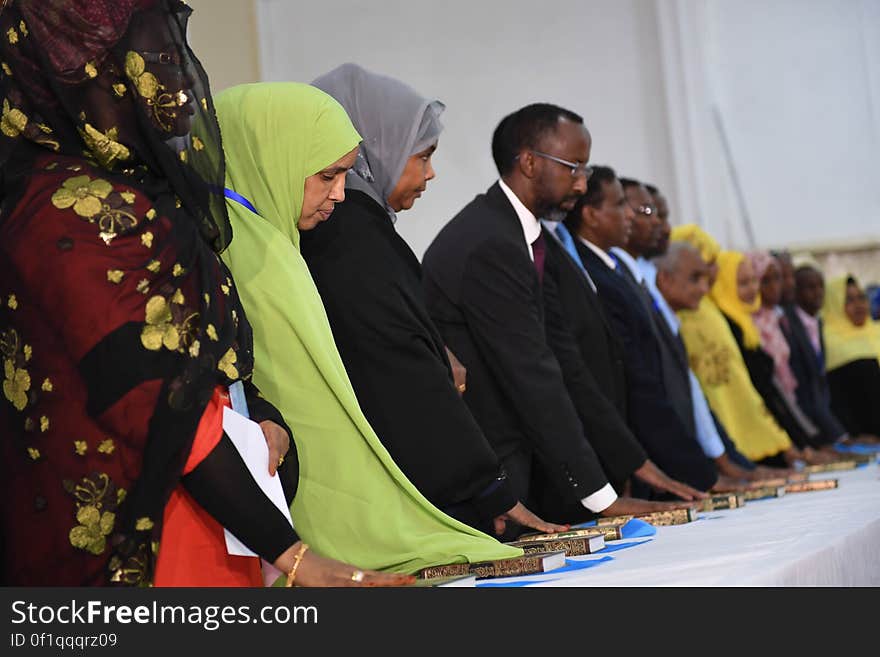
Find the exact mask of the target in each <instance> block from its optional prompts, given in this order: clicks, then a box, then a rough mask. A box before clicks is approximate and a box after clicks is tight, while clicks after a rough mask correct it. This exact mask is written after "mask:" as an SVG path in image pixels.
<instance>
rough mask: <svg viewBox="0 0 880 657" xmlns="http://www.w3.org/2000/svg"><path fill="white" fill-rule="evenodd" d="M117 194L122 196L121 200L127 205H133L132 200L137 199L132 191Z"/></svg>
mask: <svg viewBox="0 0 880 657" xmlns="http://www.w3.org/2000/svg"><path fill="white" fill-rule="evenodd" d="M119 195H120V196H121V197H122V200H123V201H125V202H126V203H128V204H129V205H134V202H135V200H136V199H137V197H136V196H135V195H134V193H133V192H119Z"/></svg>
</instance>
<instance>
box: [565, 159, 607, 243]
mask: <svg viewBox="0 0 880 657" xmlns="http://www.w3.org/2000/svg"><path fill="white" fill-rule="evenodd" d="M616 179H617V174H616V173H615V172H614V169H612V168H611V167H606V166H602V165H601V164H597V165H595V166H594V167H593V175H591V176H590V178H589V179H588V180H587V191H586V192H584V195H583V196H581V197H580V198H578V200H577V202H576V203H575V204H574V207H573V208H572V209H571V211H570V212H569V213H568V215H567V216H566V217H565V219H564V223H565V226H566V227H567V228H568V229H569V230H570V231H572V232H576V231H577V230H578V228H580V225H581V210H583V209H584V206H585V205H592V206H593V207H594V208H597V207H599V206H600V205H602V201H604V200H605V188H604V185H606V184H609V183H613V182H614V181H615V180H616Z"/></svg>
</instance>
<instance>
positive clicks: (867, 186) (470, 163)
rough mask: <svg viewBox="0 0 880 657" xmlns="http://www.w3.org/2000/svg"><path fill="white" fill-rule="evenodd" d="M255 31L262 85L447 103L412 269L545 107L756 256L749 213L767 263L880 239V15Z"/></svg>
mask: <svg viewBox="0 0 880 657" xmlns="http://www.w3.org/2000/svg"><path fill="white" fill-rule="evenodd" d="M257 19H258V32H259V34H260V37H261V38H260V62H261V66H262V78H263V79H266V80H299V81H306V82H307V81H310V80H312V79H313V78H314V77H316V76H317V75H319V74H321V73H324V72H326V71H328V70H330V69H331V68H333V67H335V66H337V65H338V64H340V63H342V62H345V61H355V62H358V63H360V64H362V65H363V66H366V67H367V68H371V69H373V70H376V71H378V72H382V73H386V74H389V75H394V76H397V77H399V78H401V79H403V80H405V81H406V82H408V83H410V84H411V85H412V86H414V87H415V88H416V89H418V90H419V91H421V92H422V93H424V94H425V95H435V96H436V97H438V98H440V99H441V100H443V101H444V102H445V103H446V104H447V111H446V113H445V115H444V123H445V124H446V131H445V132H444V135H443V136H442V137H441V142H440V149H439V151H438V152H437V155H436V156H435V167H436V169H437V172H438V178H437V179H436V180H435V181H434V182H433V183H432V184H431V185H430V186H429V188H428V192H427V193H426V195H425V197H424V198H423V199H421V200H420V201H419V203H418V204H417V205H416V207H415V208H414V209H413V210H411V211H409V212H407V213H404V214H402V215H401V218H400V221H399V223H398V228H399V230H400V232H401V233H402V234H403V236H404V237H405V238H406V239H407V240H408V241H409V243H410V245H411V246H412V247H413V249H414V250H415V251H416V253H417V254H419V255H420V254H421V253H422V252H423V251H424V249H425V248H426V247H427V245H428V244H429V243H430V241H431V239H432V238H433V236H434V235H435V234H436V232H437V231H438V230H439V228H440V227H441V226H442V225H443V224H444V223H445V222H446V221H447V220H448V219H450V218H451V217H452V216H453V215H454V214H455V213H456V212H457V211H458V210H459V209H460V208H461V207H462V206H463V205H464V204H465V203H467V202H468V201H469V200H470V199H471V198H472V197H473V195H474V194H476V193H478V192H480V191H482V190H484V189H485V188H486V187H487V186H488V185H489V184H490V183H491V182H492V181H493V180H494V179H495V171H494V167H493V165H492V161H491V155H490V149H489V142H490V139H491V133H492V130H493V129H494V127H495V125H496V124H497V122H498V121H499V120H500V119H501V117H502V116H504V115H505V114H507V113H508V112H510V111H513V110H515V109H517V108H518V107H520V106H522V105H525V104H527V103H530V102H534V101H549V102H554V103H557V104H560V105H563V106H566V107H568V108H570V109H572V110H574V111H577V112H579V113H580V114H582V115H583V116H584V118H585V120H586V123H587V126H588V127H589V129H590V131H591V132H592V134H593V154H592V161H593V162H594V163H603V164H610V165H611V166H613V167H614V168H615V169H617V170H618V172H619V173H621V174H623V175H628V176H631V177H636V178H640V179H643V180H647V181H650V182H654V183H655V184H657V185H658V186H659V187H660V188H661V189H663V190H664V191H666V192H667V196H668V197H669V198H670V201H671V204H672V219H673V222H674V223H682V222H685V221H697V222H698V223H701V224H702V225H704V226H705V227H707V228H708V229H709V230H710V231H712V232H713V233H714V234H715V235H716V236H717V237H719V239H721V241H722V242H724V243H725V244H727V245H730V246H739V247H746V246H749V241H750V239H749V231H748V230H747V229H746V227H745V226H746V222H745V215H746V213H747V214H748V216H749V218H750V220H751V224H752V226H753V231H752V232H753V234H754V236H755V240H756V242H757V244H758V245H761V246H765V247H769V246H779V245H786V244H795V245H804V244H807V245H808V244H810V243H822V242H827V241H840V240H854V239H859V240H867V239H870V238H880V194H878V188H880V185H878V182H880V179H878V178H880V167H878V164H877V157H878V156H877V153H878V152H880V150H878V147H880V134H878V132H880V0H846V1H841V0H837V1H835V0H558V1H556V2H552V3H542V2H537V1H536V0H507V1H504V0H469V1H468V0H448V1H446V2H442V3H438V2H436V1H431V2H428V1H427V0H373V1H368V0H335V1H334V2H332V3H302V2H296V1H294V0H257ZM713 108H717V110H718V116H719V117H720V119H721V122H722V123H723V125H724V128H725V130H726V133H727V141H728V143H729V147H730V152H731V154H732V166H733V167H734V168H735V170H736V172H737V174H738V181H739V184H740V188H741V189H742V192H743V197H744V198H745V211H746V212H745V213H744V212H743V211H742V207H741V205H740V203H739V200H738V197H737V193H736V187H735V185H734V179H733V178H732V176H731V163H730V162H729V161H728V160H727V159H726V155H725V149H724V146H723V142H722V140H721V138H720V134H719V130H718V126H717V122H716V115H715V114H713Z"/></svg>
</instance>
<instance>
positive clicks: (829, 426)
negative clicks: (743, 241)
mask: <svg viewBox="0 0 880 657" xmlns="http://www.w3.org/2000/svg"><path fill="white" fill-rule="evenodd" d="M777 259H778V256H777ZM795 281H796V289H799V290H800V292H801V293H800V295H795V298H796V300H797V303H791V304H785V305H783V306H782V310H783V313H784V314H783V316H782V317H781V318H780V321H779V325H780V327H781V328H782V333H783V335H785V339H786V340H787V341H788V346H789V349H790V354H789V360H788V363H789V366H790V367H791V371H792V373H793V374H794V376H795V379H797V382H798V385H797V388H796V389H795V395H796V398H797V403H798V406H799V407H800V408H801V409H802V410H803V411H804V413H806V414H807V415H808V416H809V417H810V419H811V420H812V421H813V422H815V423H816V426H818V427H819V430H820V435H821V436H822V437H823V438H824V440H825V442H837V441H838V440H845V439H847V438H849V434H848V433H847V431H846V429H845V428H844V426H843V425H842V424H841V423H840V421H839V420H838V419H837V417H836V416H835V415H834V412H833V411H832V410H831V392H830V390H829V388H828V379H827V378H826V377H825V340H824V339H823V336H822V319H821V318H820V317H819V316H818V313H819V310H821V308H822V301H823V299H824V296H825V286H824V280H823V278H822V273H821V272H820V271H818V270H817V269H814V268H813V267H801V268H799V269H798V270H797V271H796V273H795ZM797 283H799V285H797ZM780 300H781V299H780ZM807 322H810V323H812V324H813V326H814V327H815V331H814V335H815V336H816V338H817V343H816V344H815V345H814V344H813V342H812V340H811V338H810V336H809V334H808V332H807V328H806V326H805V324H806V323H807ZM816 347H818V349H817V348H816Z"/></svg>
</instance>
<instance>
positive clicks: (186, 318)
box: [141, 290, 199, 353]
mask: <svg viewBox="0 0 880 657" xmlns="http://www.w3.org/2000/svg"><path fill="white" fill-rule="evenodd" d="M184 303H185V300H184V297H183V293H182V292H181V291H180V290H177V291H176V292H175V293H174V295H172V297H171V299H170V300H166V299H165V298H164V297H161V296H154V297H152V298H150V300H149V301H148V302H147V307H146V316H145V321H146V326H144V328H143V330H142V331H141V343H142V344H143V345H144V347H146V348H147V349H149V350H150V351H158V350H159V349H161V348H162V347H163V346H164V347H165V348H166V349H168V350H170V351H179V352H181V353H182V352H183V351H184V349H188V348H189V346H190V344H191V343H192V340H193V337H194V333H195V321H196V319H197V318H198V316H199V314H198V313H193V312H190V311H189V310H188V309H187V308H186V307H185V306H184Z"/></svg>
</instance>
